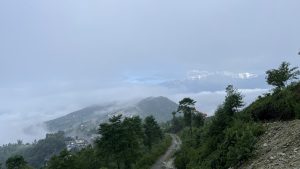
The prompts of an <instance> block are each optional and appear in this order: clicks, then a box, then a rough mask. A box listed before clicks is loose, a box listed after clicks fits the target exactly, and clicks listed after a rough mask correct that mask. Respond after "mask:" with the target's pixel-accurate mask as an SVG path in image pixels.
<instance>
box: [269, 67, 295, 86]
mask: <svg viewBox="0 0 300 169" xmlns="http://www.w3.org/2000/svg"><path fill="white" fill-rule="evenodd" d="M297 69H298V67H292V68H290V63H288V62H282V63H281V65H280V66H279V68H278V69H272V70H268V71H267V72H266V74H267V77H266V79H267V82H268V84H270V85H272V86H276V88H277V89H281V88H283V87H285V86H286V85H287V82H288V81H291V80H294V79H298V77H297V76H298V75H300V71H299V70H297Z"/></svg>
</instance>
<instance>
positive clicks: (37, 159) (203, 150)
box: [0, 62, 300, 169]
mask: <svg viewBox="0 0 300 169" xmlns="http://www.w3.org/2000/svg"><path fill="white" fill-rule="evenodd" d="M298 75H300V71H299V70H298V69H297V67H291V66H290V64H289V63H287V62H283V63H282V64H281V65H280V66H279V68H277V69H272V70H269V71H267V72H266V81H267V83H268V84H269V85H272V86H274V88H273V89H272V90H270V92H269V93H265V94H263V95H262V96H259V97H258V98H257V100H255V101H254V102H253V103H251V104H250V105H248V106H246V107H245V103H244V101H243V95H242V94H241V93H240V92H239V90H238V89H235V88H234V86H232V85H228V86H227V87H226V90H225V91H226V96H225V100H224V101H223V103H222V104H221V105H219V106H218V108H217V110H216V112H215V114H214V116H211V117H207V115H206V114H204V113H201V112H200V111H198V110H197V109H196V106H195V104H196V101H194V100H193V99H191V98H184V99H182V100H181V101H180V102H179V104H178V109H177V111H174V112H173V113H172V116H173V118H172V120H171V121H169V122H166V123H164V124H162V125H159V124H158V122H157V121H156V119H155V118H154V117H153V116H148V117H146V118H145V119H141V118H140V117H139V116H134V117H123V116H122V115H115V116H112V117H111V118H109V120H108V122H105V123H102V124H100V125H99V129H98V134H99V135H100V137H99V138H98V139H97V140H96V141H95V142H94V144H91V145H89V146H87V147H85V148H83V149H81V150H78V151H68V150H67V149H65V146H66V145H65V142H66V141H68V139H69V138H67V137H65V136H64V133H63V132H59V133H56V134H48V135H47V137H46V138H45V139H43V140H40V141H38V142H35V143H33V144H23V143H22V142H21V141H19V142H18V143H17V144H8V145H4V146H2V147H1V148H0V154H1V156H0V160H2V161H4V159H5V158H8V155H12V156H11V157H10V158H8V159H7V160H6V162H5V164H3V165H2V166H3V167H5V168H7V169H16V168H22V169H27V168H28V169H29V168H32V167H33V168H43V169H99V168H100V169H147V168H150V167H151V165H152V164H153V163H154V162H155V161H156V160H157V159H158V158H159V157H160V156H161V155H162V154H164V152H165V151H166V150H167V149H168V147H169V146H170V145H171V140H172V139H171V137H170V136H169V135H168V133H175V134H177V135H178V136H180V138H181V140H182V145H181V149H180V150H179V151H177V152H176V154H175V155H174V158H175V160H174V165H175V167H176V168H177V169H227V168H236V167H238V166H240V165H241V164H243V162H245V161H247V160H248V159H249V158H251V157H252V155H253V151H254V150H255V144H256V142H257V140H258V138H259V136H260V135H262V134H263V133H264V128H263V125H262V123H264V122H268V121H278V120H293V119H297V118H298V119H299V118H300V113H299V112H300V82H297V81H295V80H296V79H298ZM8 152H10V154H8ZM11 152H13V153H11ZM43 159H47V160H43Z"/></svg>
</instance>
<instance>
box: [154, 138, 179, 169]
mask: <svg viewBox="0 0 300 169" xmlns="http://www.w3.org/2000/svg"><path fill="white" fill-rule="evenodd" d="M170 135H171V137H172V145H171V146H170V147H169V148H168V150H167V151H166V153H165V154H164V155H163V156H161V157H160V158H159V159H158V160H157V161H156V163H155V164H154V165H153V166H152V167H151V169H175V167H174V165H173V161H174V159H173V158H172V156H173V155H174V153H175V152H176V151H177V150H178V149H179V148H180V145H181V140H180V138H179V137H178V136H177V135H175V134H170Z"/></svg>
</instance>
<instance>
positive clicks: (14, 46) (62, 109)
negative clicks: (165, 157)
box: [0, 0, 300, 143]
mask: <svg viewBox="0 0 300 169" xmlns="http://www.w3.org/2000/svg"><path fill="white" fill-rule="evenodd" d="M299 6H300V1H299V0H285V1H282V0H265V1H261V0H249V1H242V0H226V1H225V0H187V1H182V0H84V1H82V0H43V1H41V0H26V1H21V0H1V1H0V78H1V83H0V121H1V122H2V126H9V125H8V123H10V124H12V123H11V122H15V123H17V124H19V121H18V120H20V119H22V120H24V119H28V121H26V124H27V123H31V121H30V119H34V121H36V122H37V121H43V120H46V119H49V118H52V117H54V116H57V115H61V114H64V113H66V112H68V111H71V110H76V109H77V108H80V107H82V106H86V105H89V104H93V103H97V102H101V101H103V100H107V98H108V100H114V99H117V98H118V99H120V98H121V99H126V98H127V97H129V98H133V97H138V96H140V97H143V96H148V95H167V96H169V97H172V98H173V99H175V100H178V99H179V97H181V96H182V97H183V96H185V95H186V94H189V95H191V96H195V97H199V96H201V97H200V98H199V100H200V101H202V102H201V104H200V103H199V104H200V105H199V107H201V106H203V109H204V110H206V111H210V112H212V111H213V108H214V107H215V106H216V105H217V104H219V102H220V101H221V99H214V98H216V97H215V94H216V95H218V94H220V91H219V90H218V91H216V90H213V89H211V91H203V92H204V93H203V92H202V93H201V91H200V93H199V91H198V92H197V93H193V92H191V91H189V92H188V93H183V92H178V91H177V92H174V91H170V90H167V91H166V90H164V89H163V86H161V85H159V84H160V83H162V82H166V81H167V82H168V81H173V80H183V79H186V78H187V77H186V76H187V74H189V73H188V72H190V71H191V70H198V71H205V72H214V73H213V74H220V73H219V72H227V73H225V75H226V76H227V75H228V74H229V75H230V76H231V75H232V73H236V74H238V73H244V72H249V73H252V74H255V75H260V76H262V75H263V74H264V72H265V71H266V70H267V69H270V68H274V67H277V66H278V64H279V63H280V62H282V61H289V62H291V63H292V64H293V65H296V66H297V65H299V63H300V62H299V59H300V57H299V56H297V52H298V50H299V49H300V38H299V37H300V23H299V18H300V10H299ZM216 72H217V73H216ZM228 72H231V73H228ZM202 73H203V72H202ZM254 79H255V78H254ZM220 80H223V79H220ZM203 83H205V81H203ZM220 83H221V84H223V83H224V84H225V83H227V81H226V82H220ZM251 84H253V85H252V87H251V88H252V89H253V90H254V92H256V93H260V92H258V90H259V91H265V88H266V87H265V86H263V85H261V79H260V82H259V81H258V80H253V81H252V83H251ZM153 86H155V87H153ZM224 87H225V86H224ZM255 88H258V89H255ZM260 89H261V90H260ZM128 91H130V92H128ZM205 92H206V93H205ZM207 92H210V93H209V96H208V95H207V94H208V93H207ZM128 93H129V94H130V96H128ZM199 94H200V95H199ZM196 95H197V96H196ZM205 97H208V98H211V99H210V100H207V99H206V98H205ZM205 101H207V103H206V102H205ZM205 106H206V107H205ZM7 119H10V120H7ZM5 122H6V123H5ZM24 123H25V122H24ZM12 127H13V126H12ZM4 132H5V131H1V130H0V136H1V137H2V135H8V133H4ZM3 133H4V134H3ZM14 138H15V137H11V138H10V139H9V140H12V139H14ZM3 142H4V141H2V142H1V139H0V143H3Z"/></svg>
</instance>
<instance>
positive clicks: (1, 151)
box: [0, 132, 69, 168]
mask: <svg viewBox="0 0 300 169" xmlns="http://www.w3.org/2000/svg"><path fill="white" fill-rule="evenodd" d="M67 140H69V138H66V137H65V136H64V133H63V132H58V133H53V134H47V135H46V138H45V139H41V140H39V141H35V142H34V143H32V144H28V143H27V144H24V143H23V142H22V141H20V140H19V141H18V143H16V144H7V145H3V146H1V147H0V162H5V160H6V159H7V158H9V157H10V156H14V155H22V156H23V157H24V159H25V160H26V161H27V162H28V164H30V165H31V166H33V167H34V168H40V167H42V166H43V165H44V164H45V162H46V161H47V160H49V159H50V158H51V157H52V156H53V155H56V154H59V153H60V152H61V151H62V150H63V149H64V148H65V147H66V145H65V141H67Z"/></svg>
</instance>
